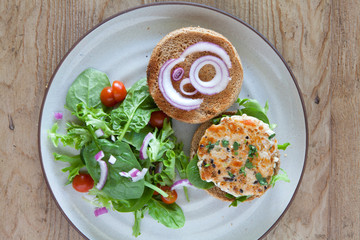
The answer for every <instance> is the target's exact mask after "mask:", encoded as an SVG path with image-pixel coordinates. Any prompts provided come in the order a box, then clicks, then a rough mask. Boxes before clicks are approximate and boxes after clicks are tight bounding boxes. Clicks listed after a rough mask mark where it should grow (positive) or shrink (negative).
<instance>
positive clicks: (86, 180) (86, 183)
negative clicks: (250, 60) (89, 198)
mask: <svg viewBox="0 0 360 240" xmlns="http://www.w3.org/2000/svg"><path fill="white" fill-rule="evenodd" d="M72 185H73V188H74V189H75V190H76V191H78V192H88V191H89V190H90V189H92V188H93V187H94V180H93V179H92V177H91V176H90V174H88V173H80V174H79V175H76V176H75V177H74V179H73V182H72Z"/></svg>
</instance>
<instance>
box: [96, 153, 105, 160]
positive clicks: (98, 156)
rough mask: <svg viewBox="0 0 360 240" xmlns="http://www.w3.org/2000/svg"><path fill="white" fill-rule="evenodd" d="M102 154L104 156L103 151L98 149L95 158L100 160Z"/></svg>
mask: <svg viewBox="0 0 360 240" xmlns="http://www.w3.org/2000/svg"><path fill="white" fill-rule="evenodd" d="M104 156H105V154H104V152H103V151H100V152H98V153H97V154H96V155H95V160H96V161H100V160H101V159H102V158H103V157H104Z"/></svg>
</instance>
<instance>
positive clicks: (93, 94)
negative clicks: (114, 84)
mask: <svg viewBox="0 0 360 240" xmlns="http://www.w3.org/2000/svg"><path fill="white" fill-rule="evenodd" d="M108 86H111V84H110V81H109V78H108V77H107V75H106V74H105V73H103V72H100V71H98V70H96V69H93V68H88V69H86V70H84V71H83V72H82V73H80V75H79V76H78V77H77V78H76V79H75V81H74V82H73V83H72V84H71V86H70V88H69V90H68V92H67V95H66V105H65V106H66V107H67V108H68V109H69V110H70V111H72V112H74V111H75V110H76V106H77V105H78V104H79V103H84V104H85V105H86V106H88V107H91V108H99V107H102V106H103V105H102V103H101V100H100V93H101V91H102V90H103V88H104V87H108Z"/></svg>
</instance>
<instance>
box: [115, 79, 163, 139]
mask: <svg viewBox="0 0 360 240" xmlns="http://www.w3.org/2000/svg"><path fill="white" fill-rule="evenodd" d="M157 109H158V108H157V106H156V104H155V102H154V100H153V99H152V98H151V96H150V93H149V87H148V85H147V82H146V78H143V79H141V80H139V81H137V82H136V83H135V84H134V85H133V86H132V87H131V88H130V89H129V91H128V93H127V95H126V98H125V100H124V101H123V102H122V103H121V104H120V106H119V107H118V108H117V109H114V110H113V111H112V112H111V120H112V125H113V129H115V130H121V131H122V133H121V135H120V136H119V139H120V140H122V138H123V137H124V135H125V134H126V132H127V131H129V130H132V131H135V132H139V131H140V130H141V129H143V128H144V127H145V126H146V125H147V124H148V123H149V121H150V116H151V113H152V112H153V111H155V110H157ZM121 128H122V129H121Z"/></svg>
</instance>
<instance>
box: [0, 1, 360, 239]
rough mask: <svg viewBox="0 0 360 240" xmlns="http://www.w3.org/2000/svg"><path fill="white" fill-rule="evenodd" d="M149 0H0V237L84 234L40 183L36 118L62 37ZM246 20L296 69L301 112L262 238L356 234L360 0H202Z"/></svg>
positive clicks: (359, 221) (359, 222) (64, 45)
mask: <svg viewBox="0 0 360 240" xmlns="http://www.w3.org/2000/svg"><path fill="white" fill-rule="evenodd" d="M152 2H158V1H133V0H126V1H112V0H106V1H105V0H68V1H61V0H48V1H41V0H25V1H22V0H14V1H13V0H1V1H0V47H1V51H0V100H1V103H2V104H1V105H0V130H1V135H2V137H1V138H0V193H1V197H0V209H1V211H0V219H1V220H0V239H72V240H73V239H74V240H76V239H83V238H82V236H81V235H80V234H79V233H78V232H77V231H76V230H75V229H74V228H73V227H72V226H71V225H70V224H69V223H68V222H67V220H66V218H65V217H64V216H63V215H62V214H61V212H60V210H59V209H58V207H57V206H56V204H55V201H54V200H53V199H52V197H51V194H50V191H49V189H48V187H47V185H46V182H45V179H44V176H43V173H42V170H41V163H40V156H39V152H38V145H37V144H38V136H37V131H38V125H37V122H38V119H39V114H40V108H41V103H42V100H43V95H44V93H45V90H46V87H47V84H48V82H49V80H50V78H51V75H52V73H53V72H54V70H55V69H56V66H57V65H58V64H59V62H60V61H61V59H62V57H63V56H64V55H65V54H66V52H67V51H68V50H69V49H70V48H71V46H72V45H73V44H74V43H75V42H76V41H77V40H78V39H79V38H80V37H81V36H82V35H84V34H85V33H86V32H87V31H88V30H90V29H91V28H92V27H94V26H95V25H97V24H98V23H100V22H101V21H103V20H104V19H106V18H108V17H110V16H111V15H113V14H116V13H118V12H120V11H123V10H125V9H128V8H131V7H135V6H138V5H141V4H147V3H152ZM191 2H196V3H202V4H206V5H210V6H214V7H217V8H219V9H222V10H225V11H227V12H229V13H231V14H233V15H235V16H237V17H239V18H241V19H243V20H244V21H246V22H248V23H249V24H250V25H252V26H253V27H254V28H255V29H257V30H258V31H259V32H260V33H262V34H263V35H264V36H265V37H267V38H268V39H269V40H270V42H271V43H272V44H273V45H274V46H275V47H276V48H277V49H278V50H279V51H280V53H281V54H282V56H283V57H284V59H285V60H286V61H287V63H288V64H289V66H290V67H291V69H292V71H293V73H294V75H295V76H296V78H297V81H298V84H299V86H300V89H301V91H302V93H303V97H304V100H305V105H306V110H307V116H308V122H309V137H310V142H309V152H308V160H307V165H306V169H305V173H304V178H303V179H304V181H303V182H302V183H301V185H300V188H299V191H298V194H297V196H296V198H295V200H294V201H293V203H292V205H291V206H290V208H289V210H288V211H287V212H286V214H285V215H284V217H283V218H282V219H281V220H280V222H279V223H278V224H277V226H276V227H275V228H274V229H273V230H272V231H271V232H270V233H269V234H268V235H267V236H266V238H265V239H268V240H270V239H360V194H359V192H360V174H359V173H360V163H359V161H360V127H359V124H360V111H359V110H360V107H359V105H360V94H359V91H360V16H359V12H360V1H359V0H347V1H336V0H308V1H298V0H286V1H283V0H274V1H270V0H256V1H252V0H238V1H236V0H228V1H215V0H212V1H211V0H209V1H206V0H202V1H200V0H199V1H191Z"/></svg>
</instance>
